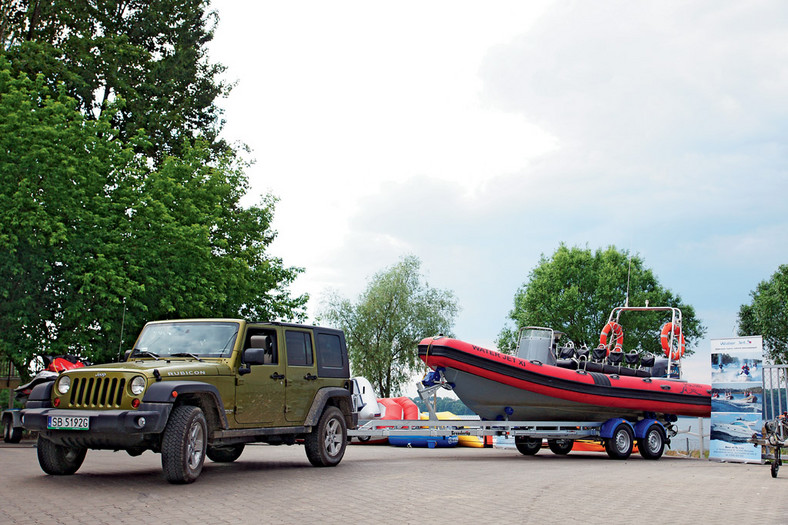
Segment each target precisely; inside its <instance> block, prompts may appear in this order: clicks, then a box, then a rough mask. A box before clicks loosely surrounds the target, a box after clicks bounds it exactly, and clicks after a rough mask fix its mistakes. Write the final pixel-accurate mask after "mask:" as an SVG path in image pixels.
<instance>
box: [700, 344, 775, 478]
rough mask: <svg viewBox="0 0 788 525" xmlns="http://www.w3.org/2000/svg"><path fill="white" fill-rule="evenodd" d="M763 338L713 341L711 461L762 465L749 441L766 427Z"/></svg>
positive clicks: (759, 452)
mask: <svg viewBox="0 0 788 525" xmlns="http://www.w3.org/2000/svg"><path fill="white" fill-rule="evenodd" d="M763 362H764V361H763V338H762V337H761V336H752V337H731V338H727V339H712V340H711V441H710V444H709V459H716V460H719V461H740V462H757V463H760V462H761V461H762V459H761V447H756V446H754V445H753V444H752V443H748V442H747V440H748V439H750V438H751V437H752V435H753V434H754V433H760V431H761V427H762V426H763V416H762V414H763Z"/></svg>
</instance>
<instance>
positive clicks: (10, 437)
mask: <svg viewBox="0 0 788 525" xmlns="http://www.w3.org/2000/svg"><path fill="white" fill-rule="evenodd" d="M3 441H5V442H6V443H19V442H20V441H22V428H21V427H15V426H14V418H12V417H11V416H5V417H4V418H3Z"/></svg>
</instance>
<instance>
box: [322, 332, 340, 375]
mask: <svg viewBox="0 0 788 525" xmlns="http://www.w3.org/2000/svg"><path fill="white" fill-rule="evenodd" d="M317 354H318V359H317V360H318V362H319V363H320V366H321V367H322V368H342V348H341V347H340V345H339V336H338V335H334V334H318V335H317Z"/></svg>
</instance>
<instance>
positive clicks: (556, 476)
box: [0, 442, 788, 525]
mask: <svg viewBox="0 0 788 525" xmlns="http://www.w3.org/2000/svg"><path fill="white" fill-rule="evenodd" d="M0 476H1V477H2V490H1V491H0V524H27V523H31V524H32V523H81V524H82V523H112V524H122V523H133V524H135V525H139V524H140V523H154V522H156V523H166V524H167V525H175V524H179V523H184V524H190V523H208V524H221V523H339V522H350V523H376V524H377V523H418V524H425V523H436V524H448V523H452V524H453V523H567V522H570V521H572V522H581V523H590V524H596V523H599V524H616V523H671V524H673V523H688V524H689V523H692V524H699V523H726V524H727V523H758V524H770V523H786V522H788V497H786V495H787V494H788V467H787V468H786V469H785V471H784V473H783V472H781V473H780V475H779V476H778V477H777V478H776V479H774V478H772V477H771V475H770V471H769V466H768V465H757V464H733V463H717V462H709V461H707V460H699V459H687V458H675V457H669V456H665V457H663V458H662V459H660V460H658V461H648V460H644V459H642V458H641V457H640V456H637V455H633V456H632V457H631V458H630V459H628V460H625V461H616V460H611V459H609V458H608V457H607V456H606V455H605V454H600V453H592V452H588V453H578V452H572V453H570V454H569V455H568V456H565V457H561V456H555V455H553V454H551V453H550V452H549V451H548V450H542V451H541V452H539V454H537V455H536V456H523V455H521V454H520V453H518V452H517V451H516V450H513V449H491V448H487V449H473V448H447V449H419V448H397V447H389V446H369V445H367V446H365V445H352V446H350V447H348V450H347V452H346V454H345V458H344V459H343V461H342V463H340V465H339V466H337V467H334V468H315V467H312V466H311V465H310V464H309V462H308V461H307V459H306V454H305V453H304V449H303V447H302V446H299V445H295V446H279V447H275V446H270V445H250V446H247V448H246V450H245V451H244V453H243V455H242V456H241V458H240V459H239V460H238V461H236V462H235V463H232V464H218V463H212V462H211V461H209V460H206V465H205V468H204V470H203V472H202V475H201V476H200V478H199V479H198V480H197V481H196V482H195V483H193V484H191V485H170V484H168V483H167V482H166V481H165V480H164V478H163V476H162V472H161V458H160V456H159V455H158V454H153V453H152V452H145V453H144V454H142V455H141V456H139V457H136V458H134V457H130V456H129V455H127V454H126V453H125V452H111V451H95V450H91V451H89V452H88V455H87V458H86V459H85V463H84V464H83V466H82V468H81V469H80V470H79V471H78V472H77V474H75V475H73V476H47V475H46V474H44V473H43V472H42V471H41V469H40V468H39V466H38V460H37V459H36V449H35V448H34V446H33V443H32V442H23V443H21V444H18V445H7V444H2V445H0Z"/></svg>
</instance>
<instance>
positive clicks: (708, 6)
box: [211, 0, 788, 382]
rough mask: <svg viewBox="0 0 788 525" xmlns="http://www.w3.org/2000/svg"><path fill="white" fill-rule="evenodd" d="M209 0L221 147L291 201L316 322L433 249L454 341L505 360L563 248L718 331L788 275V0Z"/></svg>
mask: <svg viewBox="0 0 788 525" xmlns="http://www.w3.org/2000/svg"><path fill="white" fill-rule="evenodd" d="M213 8H214V9H216V10H217V11H218V13H219V16H220V22H219V25H218V28H217V31H216V37H215V40H214V42H213V43H212V45H211V58H212V60H213V61H218V62H220V63H223V64H225V65H226V66H227V67H228V71H227V73H226V79H227V80H230V81H236V82H237V85H236V87H235V89H234V90H233V92H232V94H231V96H230V97H229V99H227V100H224V101H222V102H221V105H222V107H224V108H225V109H226V112H225V118H226V120H227V125H226V128H225V136H226V137H227V138H229V139H231V140H238V141H241V142H243V143H245V144H247V145H249V146H250V148H251V149H252V153H251V158H254V159H255V160H256V164H255V165H253V166H252V167H251V168H250V169H249V170H248V172H247V173H248V175H249V178H250V181H251V191H250V194H249V199H250V202H257V201H259V199H260V196H261V195H263V194H264V193H266V192H270V193H273V194H274V195H276V196H278V197H279V198H280V201H279V203H278V204H277V208H276V219H275V222H274V227H275V229H276V230H278V232H279V237H278V239H277V240H276V242H275V244H274V246H273V247H272V254H273V255H275V256H279V257H282V258H283V259H284V261H285V263H286V264H288V265H291V266H301V267H304V268H305V269H306V271H305V273H304V274H303V276H301V277H300V278H299V279H298V282H297V283H296V285H295V287H294V291H295V292H296V293H304V292H307V293H309V294H310V295H311V296H312V301H311V302H310V310H309V311H310V315H314V313H315V311H316V309H317V307H318V306H319V303H320V299H321V298H322V297H323V296H324V294H325V292H326V290H329V289H333V290H336V291H338V292H339V293H340V294H342V295H344V296H345V297H348V298H351V299H355V298H356V297H357V296H358V294H359V293H360V292H361V291H363V289H364V287H365V286H366V284H367V281H368V279H369V278H370V277H371V276H372V275H373V274H375V273H376V272H378V271H380V270H382V269H383V268H385V267H387V266H390V265H392V264H394V263H396V262H397V261H398V259H399V258H400V257H401V256H403V255H405V254H414V255H416V256H418V257H420V258H421V260H422V262H423V270H424V273H425V275H426V276H427V280H428V282H429V283H430V285H432V286H435V287H439V288H444V289H450V290H452V291H454V293H455V294H456V295H457V297H458V298H459V302H460V305H461V308H462V311H461V314H460V316H459V318H458V320H457V323H456V325H455V335H456V336H457V337H458V338H460V339H464V340H467V341H469V342H472V343H474V344H478V345H482V346H487V347H494V344H493V341H494V340H495V338H496V337H497V335H498V333H499V332H500V330H501V328H502V327H503V326H504V324H505V323H506V318H507V314H508V312H509V311H510V309H511V307H512V300H513V297H514V293H515V292H516V290H517V288H518V287H519V286H520V285H522V284H523V283H524V282H525V281H526V280H527V277H528V274H529V272H530V271H531V270H532V269H533V268H534V267H535V266H536V265H537V264H538V262H539V257H540V255H541V254H545V255H548V256H549V255H551V254H552V253H553V252H554V251H555V249H556V248H557V247H558V245H559V243H561V242H564V243H566V244H568V245H570V246H573V245H577V246H581V247H586V246H587V247H589V248H591V249H594V250H595V249H597V248H604V247H606V246H608V245H615V246H616V247H617V248H619V249H622V250H628V251H630V252H631V253H634V254H639V255H640V256H641V257H642V258H643V259H644V260H645V263H646V266H648V267H650V268H652V269H653V270H654V272H655V273H656V275H657V277H658V278H659V279H660V282H661V283H662V285H663V286H665V287H667V288H669V289H670V290H671V291H673V292H674V293H677V294H679V295H680V296H681V297H682V299H683V300H684V301H685V302H688V303H689V304H692V305H693V306H694V307H695V308H696V313H697V314H698V316H699V317H700V318H701V319H702V321H703V322H704V324H705V325H706V326H707V327H708V329H709V333H708V337H709V338H722V337H731V336H734V335H735V332H736V317H737V312H738V309H739V306H740V305H741V304H743V303H747V302H749V301H750V295H749V294H750V292H751V291H752V290H753V289H754V288H755V286H756V285H757V284H758V282H760V281H762V280H764V279H768V278H769V277H770V276H771V274H772V273H774V272H775V271H776V270H777V267H778V265H780V264H785V263H788V214H787V213H786V212H787V211H788V204H787V203H786V198H787V196H788V173H786V167H787V166H788V164H787V163H786V145H787V144H788V140H787V139H786V137H788V129H787V128H788V114H787V113H788V8H787V7H786V5H785V3H784V2H782V1H774V2H769V1H762V2H759V1H748V2H740V1H734V2H726V1H720V0H713V1H708V2H683V1H682V2H666V1H657V2H630V1H621V2H549V1H543V2H535V1H529V2H522V1H519V0H518V1H496V2H462V1H445V2H444V1H441V2H437V1H434V2H433V1H418V2H416V1H400V2H389V3H383V2H369V1H358V2H350V1H341V0H334V1H331V2H324V1H315V2H312V1H298V2H282V1H265V0H264V1H256V2H238V1H229V0H222V1H214V2H213ZM613 306H616V305H611V307H613ZM601 328H602V327H600V329H601ZM426 335H430V334H425V336H426ZM709 347H710V342H709V340H708V339H707V340H704V341H701V342H700V344H699V347H698V348H697V356H696V357H693V358H692V359H689V360H688V362H687V364H686V365H685V368H686V371H687V372H688V379H690V380H695V381H702V382H708V381H709V380H710V373H709Z"/></svg>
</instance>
